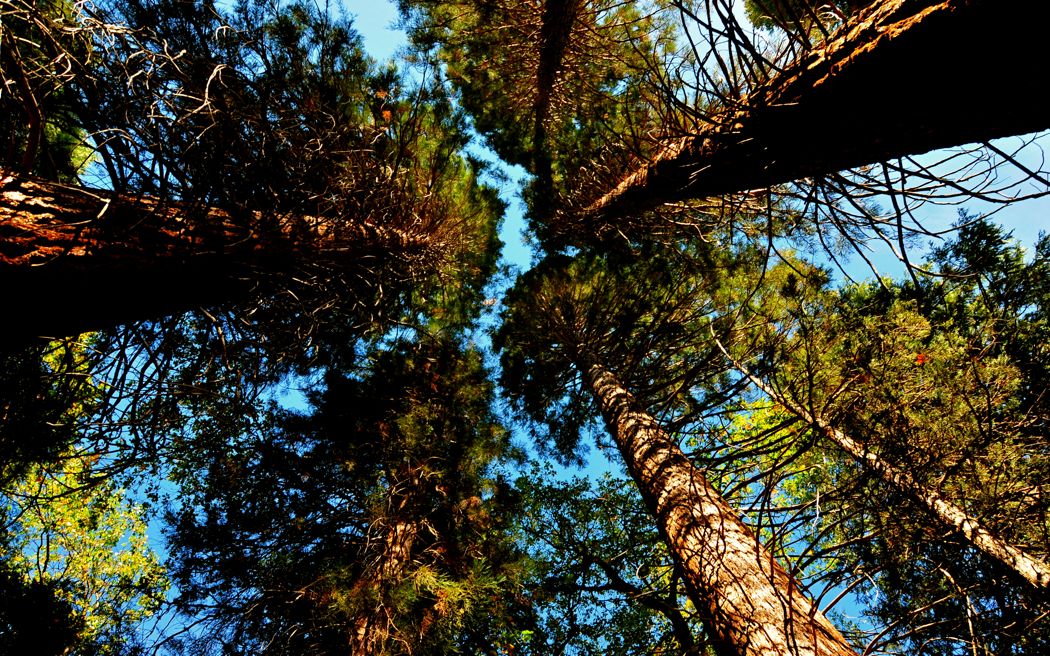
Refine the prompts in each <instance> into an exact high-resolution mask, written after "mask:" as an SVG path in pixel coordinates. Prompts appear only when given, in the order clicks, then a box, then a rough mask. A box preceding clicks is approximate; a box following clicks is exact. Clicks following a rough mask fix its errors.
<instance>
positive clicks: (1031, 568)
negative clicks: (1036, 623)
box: [747, 374, 1050, 588]
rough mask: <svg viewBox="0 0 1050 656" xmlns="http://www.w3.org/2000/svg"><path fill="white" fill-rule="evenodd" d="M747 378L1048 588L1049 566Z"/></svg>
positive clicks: (996, 557)
mask: <svg viewBox="0 0 1050 656" xmlns="http://www.w3.org/2000/svg"><path fill="white" fill-rule="evenodd" d="M747 375H748V376H749V377H750V379H751V381H752V382H753V383H755V385H756V386H757V387H758V388H759V389H761V390H762V391H763V392H765V393H766V394H768V395H769V396H770V397H771V398H773V399H774V400H776V401H777V402H778V403H780V404H781V405H783V406H784V407H785V408H787V410H788V411H789V412H791V413H792V414H794V415H795V416H797V417H799V418H800V419H802V421H804V422H806V423H807V424H809V425H810V426H812V427H813V428H815V429H816V430H817V431H818V432H819V433H820V434H821V435H822V436H824V437H825V438H827V439H828V440H830V441H831V442H833V443H835V444H837V445H838V446H839V448H841V449H842V450H843V451H845V452H846V453H848V454H849V455H850V456H851V457H853V458H854V459H855V460H857V462H859V463H861V464H862V465H864V466H865V467H867V468H868V469H870V470H871V471H873V472H875V473H876V474H878V475H879V477H880V478H881V479H882V480H883V481H885V482H886V483H888V484H889V485H892V486H893V487H895V488H896V489H897V490H899V491H900V492H902V493H903V494H905V495H907V496H908V497H909V498H910V499H911V500H912V501H914V502H915V503H917V504H918V505H920V506H922V507H923V508H926V509H927V510H928V511H929V512H930V513H931V514H932V515H933V516H934V517H936V518H937V519H938V520H940V521H941V522H943V523H944V525H945V526H946V527H949V528H951V529H953V530H955V531H958V532H959V533H961V534H962V535H963V536H964V537H965V538H966V539H967V540H969V541H970V543H971V544H972V545H973V546H975V547H976V548H978V549H980V550H981V551H983V552H984V553H985V554H986V555H987V556H989V557H990V558H992V559H994V560H997V561H999V562H1000V563H1002V564H1004V565H1006V566H1007V567H1009V568H1010V569H1012V570H1013V571H1014V572H1016V573H1017V575H1018V576H1020V577H1021V578H1023V579H1025V580H1026V581H1028V582H1029V583H1031V584H1032V585H1033V586H1035V587H1036V588H1047V587H1050V565H1048V564H1047V563H1045V562H1044V561H1042V560H1040V559H1039V558H1036V557H1034V556H1032V555H1030V554H1027V553H1025V552H1024V551H1021V550H1020V549H1018V548H1017V547H1014V546H1012V545H1010V544H1007V543H1006V542H1003V541H1002V540H1000V539H999V538H998V537H997V536H996V535H994V534H993V533H991V532H989V531H988V530H987V529H986V528H984V527H983V526H981V523H980V522H979V521H978V520H977V518H976V517H973V516H972V515H970V514H968V513H967V512H966V511H964V510H963V509H962V508H960V507H959V506H957V505H956V504H954V503H952V502H951V501H949V500H947V499H945V498H944V497H942V496H941V495H940V494H938V493H937V491H936V490H931V489H928V488H926V487H925V486H923V485H922V484H920V483H919V482H918V481H916V480H915V478H914V477H913V476H912V475H911V474H909V473H908V472H907V471H905V470H903V469H900V468H898V467H894V466H893V465H892V464H890V463H888V462H886V461H885V460H883V459H882V458H881V457H879V455H878V454H876V453H872V452H871V451H869V450H868V449H867V448H866V447H865V446H864V445H863V444H861V443H860V442H858V441H856V440H854V439H853V438H851V437H850V436H849V435H846V434H845V433H843V432H842V431H840V430H838V429H837V428H834V427H832V426H830V425H828V423H827V422H826V421H824V420H823V419H821V418H820V417H815V416H813V414H812V413H810V412H808V411H807V410H806V409H805V408H803V407H802V406H800V405H799V404H797V403H794V402H792V401H791V400H790V399H787V398H785V397H784V396H783V395H782V394H778V393H777V392H776V390H774V389H772V388H771V387H769V386H768V385H766V384H765V383H763V382H762V381H761V380H759V379H757V378H755V377H754V376H751V375H750V374H747Z"/></svg>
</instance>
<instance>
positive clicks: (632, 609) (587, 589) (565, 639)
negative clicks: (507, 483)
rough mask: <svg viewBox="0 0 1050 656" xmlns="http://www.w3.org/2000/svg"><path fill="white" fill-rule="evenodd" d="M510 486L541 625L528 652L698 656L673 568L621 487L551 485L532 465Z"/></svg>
mask: <svg viewBox="0 0 1050 656" xmlns="http://www.w3.org/2000/svg"><path fill="white" fill-rule="evenodd" d="M516 487H517V488H518V489H519V490H520V491H521V493H522V496H523V507H522V509H521V512H520V514H519V519H518V522H517V523H518V525H519V527H520V528H519V531H520V537H519V541H520V542H521V543H522V544H523V545H524V547H525V548H526V549H527V551H528V553H529V556H530V559H531V563H532V565H531V569H530V577H529V581H528V585H529V586H530V587H531V588H532V593H531V596H532V599H533V608H534V610H535V612H536V613H537V615H538V617H539V620H540V625H539V627H538V628H537V631H536V634H535V635H534V636H533V644H532V645H531V650H532V651H533V653H543V654H551V653H553V654H580V655H582V654H595V655H597V654H610V655H611V654H638V653H672V654H677V653H703V652H702V647H700V646H698V645H697V644H696V643H697V642H700V641H701V640H702V629H701V627H700V625H699V623H698V622H697V621H696V619H695V618H694V617H693V616H692V608H691V606H690V604H689V602H688V600H687V599H686V598H685V593H684V590H683V588H682V582H681V580H680V579H679V575H678V569H677V568H676V566H675V565H674V563H673V561H672V559H671V557H670V555H669V554H668V553H667V548H666V546H665V545H664V543H663V540H662V538H661V537H660V535H659V533H658V531H657V530H656V529H655V527H654V526H653V523H652V519H651V518H650V517H649V515H648V513H647V512H646V510H645V508H644V507H643V505H642V502H641V497H640V496H639V495H638V493H637V491H636V489H635V487H634V486H633V485H632V484H631V482H630V481H629V480H625V479H623V478H620V477H617V476H612V475H605V476H603V477H601V478H598V479H596V480H588V479H585V478H580V477H575V478H572V479H571V480H559V476H558V475H557V473H556V472H555V471H554V470H553V468H551V467H550V466H549V465H548V466H543V465H540V464H534V466H533V468H532V469H531V470H529V471H528V472H527V473H526V474H525V475H523V476H521V477H520V478H519V479H518V481H517V484H516Z"/></svg>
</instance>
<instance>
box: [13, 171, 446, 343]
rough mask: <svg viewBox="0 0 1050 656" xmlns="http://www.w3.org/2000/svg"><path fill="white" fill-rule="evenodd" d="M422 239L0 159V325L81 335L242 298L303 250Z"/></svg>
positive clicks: (363, 251)
mask: <svg viewBox="0 0 1050 656" xmlns="http://www.w3.org/2000/svg"><path fill="white" fill-rule="evenodd" d="M426 248H427V241H426V238H425V236H424V235H415V234H411V233H407V232H405V231H401V230H398V229H396V228H387V227H383V226H376V225H373V224H371V223H368V222H358V223H353V222H349V221H348V222H343V223H339V224H338V226H333V222H331V221H325V220H322V219H318V218H315V217H304V216H291V217H279V216H270V215H265V216H264V215H263V214H262V213H260V212H244V213H241V214H239V215H235V214H234V213H231V212H228V211H225V210H221V209H217V208H213V207H204V206H199V205H194V204H191V203H185V202H173V201H161V200H158V199H154V198H149V197H144V196H132V195H127V194H117V193H114V192H110V191H105V190H96V189H88V188H84V187H77V186H71V185H64V184H58V183H53V182H46V181H43V180H39V179H36V178H32V177H30V176H25V175H21V174H17V173H14V172H12V171H5V170H3V169H0V287H2V288H3V290H4V302H5V306H6V313H5V315H6V317H7V321H5V322H4V323H3V324H0V336H3V337H5V338H9V339H16V340H24V339H28V338H32V337H37V336H45V337H61V336H67V335H74V334H77V333H80V332H83V331H87V330H96V329H100V328H106V327H111V326H114V325H119V324H121V323H125V322H127V321H132V320H137V319H148V318H155V317H161V316H165V315H170V314H174V313H177V312H182V311H185V310H188V309H192V308H194V307H201V306H207V305H212V304H216V303H221V302H226V301H232V300H238V299H241V298H244V297H246V296H247V295H248V294H249V293H250V292H252V291H253V290H254V289H256V288H257V287H258V286H259V285H260V284H262V283H263V282H267V281H272V279H273V278H274V277H275V276H279V275H281V274H285V273H288V272H291V271H293V270H294V268H295V266H296V264H297V263H299V262H302V261H305V260H307V259H308V260H310V261H313V262H316V261H323V262H329V263H331V264H332V265H333V266H334V267H342V268H350V267H361V268H367V267H368V263H369V262H373V261H374V262H376V263H377V267H381V266H384V265H385V263H384V262H383V261H384V260H389V259H390V257H391V256H392V255H394V254H397V255H408V254H411V253H416V252H418V253H422V252H424V251H425V250H426Z"/></svg>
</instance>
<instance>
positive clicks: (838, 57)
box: [563, 0, 1050, 227]
mask: <svg viewBox="0 0 1050 656" xmlns="http://www.w3.org/2000/svg"><path fill="white" fill-rule="evenodd" d="M1048 19H1050V5H1047V4H1046V3H1027V2H1016V1H1014V2H993V1H992V0H937V1H934V0H885V1H884V2H881V3H877V4H876V5H874V6H873V7H871V8H870V9H869V10H867V11H865V12H864V13H862V14H861V15H860V16H859V17H858V19H857V21H856V22H855V23H853V26H852V27H850V28H849V29H846V30H844V31H843V33H841V34H840V35H838V36H836V37H835V38H833V39H832V40H831V41H830V42H828V43H827V44H826V45H824V46H823V47H818V48H816V49H814V50H813V51H811V52H810V53H809V54H808V55H806V56H805V57H803V58H802V59H801V60H799V61H798V62H796V63H795V64H793V65H791V66H789V67H788V68H786V69H785V70H783V71H781V72H780V73H779V74H778V75H775V76H774V77H773V78H772V80H771V81H770V82H768V83H767V84H765V85H764V86H762V87H760V88H759V89H757V90H755V91H754V92H752V93H751V94H749V95H748V96H747V97H746V98H745V99H744V100H743V101H742V102H740V103H735V104H734V106H733V107H731V108H728V109H727V110H726V111H725V112H724V113H723V114H720V115H717V114H716V115H714V116H711V117H707V118H705V122H704V125H705V127H703V128H702V129H701V130H700V131H698V132H696V133H695V134H693V135H691V136H687V137H682V138H680V139H677V140H675V141H673V142H670V143H668V145H667V146H666V147H665V148H664V149H663V151H662V152H661V153H660V154H659V155H657V156H656V157H654V158H653V159H652V160H651V161H649V162H646V163H645V164H644V165H642V166H641V167H640V168H639V169H637V170H636V171H634V172H633V173H631V174H630V175H628V176H627V177H625V178H624V179H622V180H620V181H619V182H618V183H617V184H615V185H614V186H613V187H612V189H611V190H609V191H608V192H607V193H605V194H604V195H602V196H600V197H599V198H597V199H596V200H594V201H593V202H591V203H590V204H589V205H587V206H586V207H585V208H584V209H582V210H581V211H570V212H568V213H567V214H566V216H565V217H563V219H564V220H565V221H566V222H568V223H570V224H577V223H578V224H579V225H581V226H591V227H593V226H597V225H604V224H607V223H608V224H612V223H614V222H615V221H616V220H617V219H618V218H621V217H624V216H629V215H635V214H638V213H641V212H644V211H646V210H650V209H654V208H656V207H658V206H659V205H661V204H663V203H668V202H674V201H680V200H683V199H689V198H703V197H708V196H716V195H720V194H725V193H733V192H742V191H748V190H755V189H764V188H767V187H769V186H771V185H774V184H779V183H785V182H790V181H793V180H800V179H803V178H806V177H810V176H816V175H821V174H827V173H834V172H836V171H840V170H844V169H847V168H850V167H854V166H862V165H865V164H870V163H874V162H878V161H884V160H888V159H892V158H896V157H900V156H903V155H909V154H919V153H924V152H927V151H930V150H934V149H937V148H945V147H950V146H956V145H961V144H968V143H974V142H981V141H987V140H989V139H994V138H997V137H1005V136H1011V135H1018V134H1027V133H1031V132H1036V131H1039V130H1044V129H1047V128H1050V113H1047V112H1046V111H1045V103H1043V101H1042V100H1041V98H1042V97H1043V96H1042V94H1043V87H1044V86H1045V85H1044V82H1043V79H1042V76H1040V75H1038V74H1037V73H1036V62H1039V61H1042V60H1043V59H1045V52H1044V48H1043V41H1044V35H1043V34H1042V32H1043V27H1044V26H1045V25H1046V24H1047V23H1048V22H1050V20H1048Z"/></svg>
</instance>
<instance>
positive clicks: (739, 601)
mask: <svg viewBox="0 0 1050 656" xmlns="http://www.w3.org/2000/svg"><path fill="white" fill-rule="evenodd" d="M580 369H581V371H583V372H584V373H585V376H586V380H587V383H588V385H589V386H590V388H591V390H592V392H593V393H594V395H595V398H596V399H597V400H598V402H599V405H600V407H601V411H602V416H603V417H604V418H605V422H606V426H607V427H608V430H609V433H610V434H611V435H612V437H613V439H614V440H615V442H616V445H617V446H618V447H619V450H620V453H621V455H622V456H623V459H624V462H625V463H626V465H627V469H628V471H629V472H630V474H631V476H632V477H633V478H634V480H635V482H636V483H637V485H638V488H639V490H640V491H641V493H642V498H643V499H644V500H645V504H646V507H647V508H648V510H649V512H650V513H652V514H653V516H654V517H655V518H656V520H657V523H658V525H659V528H660V531H661V533H662V534H663V536H664V539H665V540H666V541H667V544H668V546H669V548H670V550H671V552H672V554H674V557H675V559H676V560H677V561H678V562H679V563H680V564H681V566H682V569H683V571H684V572H685V577H686V580H687V583H688V586H687V587H688V589H689V593H690V597H691V598H692V601H693V603H694V604H695V605H696V607H697V609H698V610H699V611H700V613H701V614H702V616H703V619H704V623H705V626H706V627H707V628H708V630H709V631H710V632H711V633H712V634H713V636H714V637H715V641H716V644H717V645H718V650H719V653H725V654H737V655H738V656H780V655H787V654H791V655H793V656H798V655H803V654H812V655H815V656H830V655H835V656H845V655H847V654H855V652H854V650H853V649H852V648H851V647H850V646H849V644H848V643H847V642H846V640H845V638H843V637H842V635H841V634H840V633H839V632H838V631H837V630H836V629H835V627H834V626H832V625H831V623H830V622H828V620H827V619H826V618H825V617H824V616H823V615H822V614H821V613H820V612H819V611H818V610H817V608H816V607H815V606H814V605H813V603H812V602H811V601H810V600H809V599H807V598H806V597H805V595H804V594H803V593H802V591H801V590H800V589H799V588H798V585H797V583H796V582H795V580H794V579H793V578H792V576H791V575H790V574H789V573H788V572H787V571H786V570H785V569H784V568H783V567H781V566H780V565H779V564H778V563H777V562H776V561H775V560H774V559H773V556H772V554H771V553H769V551H767V550H766V549H765V548H764V547H763V546H762V545H761V544H760V543H759V541H758V538H757V536H756V535H755V534H754V532H753V531H752V530H751V529H750V528H749V527H747V526H746V525H745V524H744V523H743V522H742V521H741V520H740V519H739V518H738V517H737V515H736V513H735V512H734V511H733V509H732V508H731V507H730V506H729V504H728V503H727V502H726V501H725V499H723V498H722V497H721V495H720V494H719V493H718V491H717V490H715V489H714V488H713V487H712V486H711V484H710V483H709V482H708V481H707V479H706V478H705V477H704V475H703V472H701V471H699V470H698V469H697V468H696V467H694V466H693V465H692V463H691V462H690V461H689V459H688V458H687V457H686V455H685V454H684V453H683V452H682V450H681V449H680V448H679V446H678V445H677V444H676V443H675V442H674V440H672V439H671V438H670V437H669V436H668V435H667V434H666V433H665V432H664V431H663V430H662V429H661V428H660V426H659V424H658V423H657V422H656V420H655V419H653V418H652V417H651V416H649V415H648V414H646V413H645V412H643V411H642V410H640V409H639V408H638V404H637V402H636V401H635V400H634V398H633V397H632V396H631V394H630V393H629V392H628V391H627V390H626V389H624V388H623V386H622V385H621V384H620V383H619V381H618V380H617V379H616V377H615V376H614V375H613V374H612V373H611V372H610V371H609V370H608V369H606V368H604V367H603V366H601V365H599V364H587V363H581V366H580Z"/></svg>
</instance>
